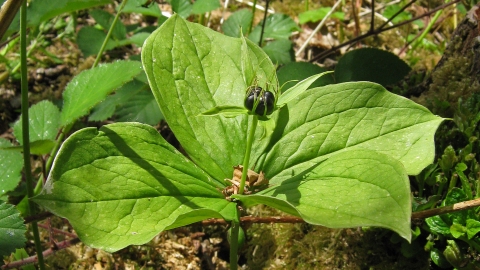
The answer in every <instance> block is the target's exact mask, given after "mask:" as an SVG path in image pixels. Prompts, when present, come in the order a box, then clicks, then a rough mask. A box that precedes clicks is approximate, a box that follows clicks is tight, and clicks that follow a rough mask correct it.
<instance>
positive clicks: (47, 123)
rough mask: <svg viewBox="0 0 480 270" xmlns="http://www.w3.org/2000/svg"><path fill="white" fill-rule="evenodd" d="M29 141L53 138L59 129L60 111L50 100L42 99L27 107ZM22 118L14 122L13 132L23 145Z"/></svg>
mask: <svg viewBox="0 0 480 270" xmlns="http://www.w3.org/2000/svg"><path fill="white" fill-rule="evenodd" d="M28 125H29V127H30V128H29V136H30V142H35V141H40V140H51V141H53V140H55V138H56V137H57V133H58V130H59V129H60V111H59V110H58V108H57V106H55V105H53V103H52V102H50V101H47V100H44V101H40V102H39V103H37V104H35V105H33V106H32V107H30V109H28ZM22 130H23V129H22V118H21V117H20V120H18V121H17V122H15V125H14V126H13V134H14V135H15V137H16V138H17V141H18V142H19V143H20V144H22V145H23V134H22Z"/></svg>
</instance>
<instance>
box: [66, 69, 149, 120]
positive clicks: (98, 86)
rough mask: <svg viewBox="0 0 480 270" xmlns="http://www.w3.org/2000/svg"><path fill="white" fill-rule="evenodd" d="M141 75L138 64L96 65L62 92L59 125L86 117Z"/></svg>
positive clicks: (76, 77) (79, 75)
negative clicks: (119, 89) (114, 92)
mask: <svg viewBox="0 0 480 270" xmlns="http://www.w3.org/2000/svg"><path fill="white" fill-rule="evenodd" d="M141 71H142V68H141V65H140V63H139V62H136V61H117V62H114V63H109V64H102V65H99V66H98V67H95V68H92V69H89V70H86V71H83V72H82V73H80V74H78V75H77V76H75V77H74V78H73V79H72V81H70V83H69V84H68V85H67V88H66V89H65V91H64V92H63V100H64V105H63V110H62V113H61V123H62V125H67V124H70V123H72V122H73V121H75V120H76V119H78V118H79V117H82V116H84V115H86V114H88V112H89V110H90V109H91V108H92V107H93V106H95V105H96V104H97V103H99V102H100V101H102V100H103V99H104V98H105V97H106V96H107V95H108V94H110V93H111V92H112V91H113V90H115V89H116V88H118V87H120V86H121V85H122V84H124V83H126V82H128V81H130V80H132V78H133V77H135V76H136V75H138V74H139V73H140V72H141Z"/></svg>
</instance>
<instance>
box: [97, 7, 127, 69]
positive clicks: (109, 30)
mask: <svg viewBox="0 0 480 270" xmlns="http://www.w3.org/2000/svg"><path fill="white" fill-rule="evenodd" d="M127 1H128V0H123V1H122V4H120V7H119V8H118V12H117V15H115V18H114V19H113V22H112V25H110V29H108V33H107V36H106V37H105V39H104V40H103V44H102V47H100V51H99V52H98V54H97V58H96V59H95V62H94V63H93V66H92V68H93V67H96V66H97V65H98V63H99V62H100V58H102V54H103V52H104V51H105V48H106V47H107V43H108V41H109V40H110V37H111V36H112V33H113V28H115V25H116V24H117V21H118V18H119V17H120V14H121V13H122V10H123V8H124V7H125V4H127Z"/></svg>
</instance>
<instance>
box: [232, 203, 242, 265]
mask: <svg viewBox="0 0 480 270" xmlns="http://www.w3.org/2000/svg"><path fill="white" fill-rule="evenodd" d="M235 217H236V219H235V220H232V223H231V226H232V228H231V232H230V270H237V268H238V264H237V260H238V233H239V231H240V211H239V210H238V207H237V208H235Z"/></svg>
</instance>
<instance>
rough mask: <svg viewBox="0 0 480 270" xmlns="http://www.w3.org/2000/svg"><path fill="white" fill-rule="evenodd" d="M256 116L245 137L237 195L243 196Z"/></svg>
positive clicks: (256, 122) (256, 120)
mask: <svg viewBox="0 0 480 270" xmlns="http://www.w3.org/2000/svg"><path fill="white" fill-rule="evenodd" d="M257 124H258V116H257V115H254V116H253V120H252V122H251V124H250V133H249V134H248V137H247V149H246V150H245V157H244V158H243V169H242V179H241V180H240V187H239V189H240V190H239V191H238V193H239V194H243V190H244V189H245V181H246V180H247V172H248V162H249V160H250V153H251V152H252V145H253V138H254V137H255V130H256V129H257Z"/></svg>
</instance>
